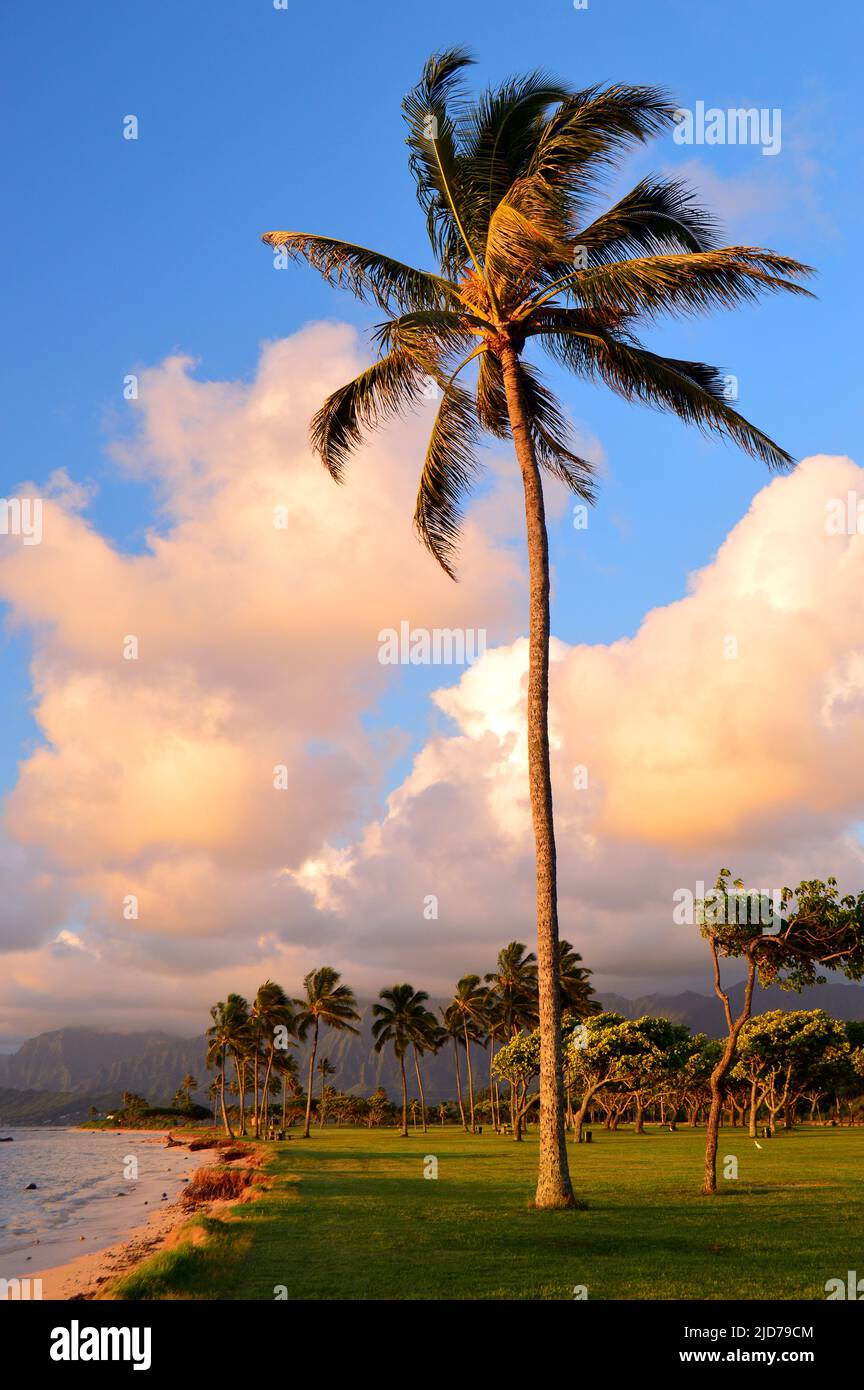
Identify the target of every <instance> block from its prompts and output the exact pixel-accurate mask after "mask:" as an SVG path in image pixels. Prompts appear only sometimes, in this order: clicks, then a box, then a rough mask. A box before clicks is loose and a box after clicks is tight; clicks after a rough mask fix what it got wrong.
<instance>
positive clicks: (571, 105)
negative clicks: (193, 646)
mask: <svg viewBox="0 0 864 1390" xmlns="http://www.w3.org/2000/svg"><path fill="white" fill-rule="evenodd" d="M471 62H472V59H471V58H470V57H469V55H468V54H467V53H466V52H465V51H464V50H463V49H461V48H452V49H447V50H445V51H443V52H441V53H436V54H434V55H433V56H432V57H431V58H430V59H429V60H428V62H427V63H426V65H425V67H424V69H423V73H422V76H421V78H420V81H419V83H418V84H417V86H416V87H414V88H413V90H412V91H411V92H410V93H409V94H408V96H407V97H406V98H405V101H404V102H403V113H404V116H405V119H406V121H407V125H408V136H407V143H408V147H409V164H410V167H411V171H412V173H413V175H414V177H415V181H416V185H417V195H418V199H419V201H420V205H421V207H422V209H423V211H424V212H425V214H426V224H427V230H428V233H429V238H430V241H431V244H432V249H433V252H434V255H435V259H436V261H437V263H438V268H437V269H436V270H435V271H425V270H417V269H414V268H413V267H411V266H408V265H405V264H404V263H402V262H400V261H397V260H394V259H393V258H391V257H389V256H386V255H383V254H380V253H379V252H376V251H371V250H369V249H368V248H367V247H364V246H358V245H356V244H354V243H351V242H346V241H341V240H338V239H336V238H333V237H326V236H318V235H314V234H310V233H307V232H296V231H272V232H266V233H265V234H264V240H265V241H266V242H268V243H269V244H270V245H272V246H274V247H279V248H284V249H285V251H286V252H287V253H288V254H290V255H292V256H294V257H302V258H304V259H305V260H306V261H308V262H309V264H310V265H311V266H313V267H314V268H315V269H316V270H318V271H320V272H321V273H322V274H323V275H324V277H325V278H326V279H327V280H328V281H329V282H330V283H331V284H334V285H341V286H343V287H346V288H348V289H350V290H352V291H353V293H354V294H355V295H357V296H358V297H359V298H361V299H363V298H368V299H372V300H374V301H375V302H376V303H377V304H378V305H380V306H381V308H382V309H383V310H384V311H385V313H386V315H387V318H386V320H385V322H384V323H382V324H381V325H380V326H379V328H378V330H377V334H376V336H377V343H378V346H379V349H380V352H379V357H378V360H377V361H376V362H374V363H373V364H372V366H370V367H368V368H367V369H366V370H365V371H363V372H361V373H360V375H359V376H358V377H356V378H355V380H354V381H351V382H349V383H348V384H347V385H345V386H343V387H341V388H340V389H339V390H338V391H336V392H334V393H333V395H331V396H330V397H329V398H328V400H326V401H325V402H324V404H323V406H322V407H321V409H320V410H319V411H318V413H317V415H316V416H315V418H314V420H313V422H312V441H313V445H314V447H315V448H316V450H317V451H318V453H319V454H320V456H321V458H322V460H323V462H324V464H325V465H326V467H327V468H328V469H329V470H330V472H331V474H332V475H333V477H334V478H335V479H336V480H337V481H339V480H340V479H341V477H342V473H343V469H344V466H345V463H346V461H347V459H348V456H349V455H350V454H351V453H352V452H353V451H354V450H355V449H356V448H357V446H358V445H359V444H360V443H361V441H362V439H363V435H364V433H365V432H366V431H367V430H368V429H370V428H373V427H375V426H376V425H378V424H379V423H380V422H381V421H383V420H385V419H386V418H387V417H389V416H392V415H394V414H396V413H399V412H402V411H403V410H405V409H406V408H407V407H409V406H411V405H413V404H417V403H419V402H420V401H421V400H422V399H423V396H424V393H427V392H428V389H429V386H430V383H432V384H434V386H435V387H436V388H437V392H438V397H439V404H438V409H437V412H436V416H435V423H434V425H433V429H432V435H431V437H430V440H429V446H428V449H427V453H426V459H425V462H424V464H423V469H422V472H421V476H420V488H419V493H418V497H417V506H416V511H415V524H416V526H417V529H418V532H419V534H420V536H421V538H422V540H423V541H424V542H425V544H426V545H427V546H428V548H429V549H430V551H431V552H432V554H433V555H434V556H435V558H436V559H437V560H438V562H439V563H440V564H441V566H442V567H443V569H444V570H445V571H446V572H447V574H449V575H451V576H452V575H453V574H454V564H455V550H456V541H457V538H458V534H459V528H460V504H461V502H462V500H463V498H464V496H465V494H466V492H467V490H468V489H469V487H470V485H471V484H472V483H473V482H474V480H475V478H476V476H477V474H478V472H479V460H478V456H477V451H476V446H477V443H478V440H479V437H480V435H481V434H482V433H483V431H486V432H488V433H490V434H492V435H493V436H495V437H497V438H499V439H502V438H511V439H512V440H513V444H514V448H515V453H516V458H517V462H518V465H519V470H520V472H521V475H522V483H523V491H524V495H525V520H526V532H527V543H528V568H529V593H530V610H529V611H530V630H529V643H528V653H529V656H528V694H527V733H528V784H529V790H530V799H531V813H532V822H533V829H534V841H535V858H536V902H537V942H538V961H539V982H540V999H539V1011H540V1037H541V1045H540V1161H539V1173H538V1181H537V1192H536V1204H537V1206H539V1207H550V1206H553V1207H554V1206H568V1205H571V1204H572V1202H573V1192H572V1188H571V1184H570V1177H569V1173H568V1169H567V1153H566V1148H565V1137H564V1102H563V1083H562V1042H561V999H560V994H559V991H558V987H557V980H556V975H557V964H558V909H557V881H556V852H555V833H554V823H553V814H552V780H551V770H550V760H549V733H548V701H549V630H550V618H549V552H548V540H547V535H546V521H545V511H544V502H543V484H542V470H546V472H548V473H551V474H553V475H555V476H557V477H558V478H561V479H563V481H564V482H565V483H566V484H567V485H568V486H570V487H571V488H572V489H573V491H574V492H575V493H576V494H577V495H578V496H580V497H583V498H585V499H586V500H591V498H592V497H593V481H592V472H593V469H592V465H591V464H590V463H589V462H587V461H586V460H585V459H583V458H580V457H579V456H578V455H577V454H576V453H574V452H573V448H572V442H571V439H570V435H569V431H568V428H567V424H566V420H565V416H564V414H563V412H562V410H561V408H560V406H559V404H558V402H557V401H556V400H555V398H554V397H553V396H552V395H551V394H550V392H549V391H548V390H547V388H546V387H545V385H544V384H543V382H542V380H541V377H540V376H539V375H538V372H537V370H536V367H535V366H534V365H533V364H531V363H529V362H528V361H526V360H525V355H524V354H525V349H526V347H527V346H528V345H529V344H531V345H534V344H536V345H537V346H538V347H540V348H543V349H545V350H546V351H547V352H548V353H549V354H550V355H551V357H552V358H553V359H554V360H555V361H557V362H558V363H560V364H563V365H564V366H565V367H566V368H568V369H570V370H572V371H573V372H575V373H577V374H579V375H581V376H583V377H587V378H588V379H590V380H595V381H600V382H603V383H604V384H605V385H607V386H609V387H610V388H611V389H612V390H613V391H615V392H617V393H618V394H619V395H621V396H623V397H624V398H625V399H627V400H637V401H640V402H644V403H646V404H649V405H654V406H658V407H660V408H661V409H664V410H669V411H672V412H673V413H675V414H677V415H678V416H680V418H681V419H682V420H684V421H685V422H687V423H689V424H695V425H698V426H699V427H700V428H702V429H703V430H705V431H709V432H716V433H718V434H720V435H724V436H726V437H727V438H729V439H731V440H732V441H734V442H735V443H736V444H738V445H740V446H741V447H742V448H743V449H745V450H746V451H747V452H748V453H750V454H752V455H754V456H756V457H758V458H760V459H762V460H764V461H765V462H766V463H767V464H768V465H769V466H771V467H774V468H782V467H786V466H788V465H790V464H791V463H792V459H791V458H790V456H789V455H788V454H787V453H786V452H785V451H784V450H783V449H781V448H780V447H779V446H778V445H777V444H775V443H773V441H772V440H771V439H769V438H768V436H767V435H765V434H763V433H762V431H761V430H759V429H757V428H756V427H755V426H753V425H751V424H750V423H749V422H748V421H747V420H745V419H744V418H743V417H742V416H741V415H739V414H738V413H737V411H735V410H734V409H733V407H732V406H731V405H730V403H729V401H728V400H727V399H726V392H725V383H724V380H723V377H722V375H721V373H720V372H719V371H718V370H717V369H716V368H714V367H710V366H706V365H705V364H703V363H701V362H690V361H683V360H680V359H677V358H672V357H666V356H664V355H662V354H658V353H655V352H651V351H649V350H648V349H647V348H646V347H645V346H644V345H643V344H642V342H641V341H640V339H639V338H638V337H637V336H636V329H637V327H638V326H639V324H640V322H650V321H651V320H652V319H654V318H655V317H656V316H658V315H659V314H662V313H671V314H677V313H699V312H704V311H706V310H709V309H713V308H715V307H731V306H733V305H737V304H740V303H742V302H748V301H751V300H753V299H755V298H756V297H758V295H759V294H760V293H761V292H763V291H764V292H767V291H790V292H793V293H799V294H801V293H806V291H805V290H803V289H802V287H801V286H800V285H798V284H796V283H795V281H796V280H797V279H799V278H800V277H801V276H803V275H805V274H807V273H808V267H806V266H803V265H801V264H800V263H799V262H798V261H794V260H792V259H791V258H789V257H788V256H781V255H777V254H776V253H774V252H771V251H765V250H761V249H758V248H753V247H747V246H720V245H719V244H718V238H717V233H716V230H715V228H714V225H713V223H712V221H711V219H710V218H709V217H708V216H707V215H706V214H705V213H704V212H703V210H702V209H701V208H700V207H698V205H697V204H696V202H695V200H694V198H693V196H692V194H691V193H690V192H689V190H688V189H687V188H686V187H685V186H684V185H683V184H682V183H681V182H679V181H677V180H672V179H660V178H647V179H642V180H641V181H640V182H639V183H638V184H637V185H636V186H635V188H633V189H632V190H631V192H630V193H628V194H626V195H625V196H624V197H623V198H621V199H620V200H619V201H618V202H617V203H616V204H615V205H614V206H613V207H611V208H608V209H606V210H604V211H599V212H597V213H594V212H593V211H592V208H591V204H592V200H593V199H594V198H595V197H596V196H597V194H598V191H599V188H600V186H601V178H602V176H603V175H606V174H608V171H609V168H610V166H613V165H614V164H616V163H617V162H619V161H620V159H621V157H622V156H623V154H624V153H625V152H626V150H627V147H628V146H630V145H633V144H636V143H638V142H640V141H644V140H646V139H648V138H649V137H650V136H653V135H655V134H657V133H659V132H660V131H662V130H664V129H668V128H669V127H670V126H671V125H672V123H673V119H674V114H675V109H676V108H675V105H674V103H673V102H672V100H671V99H670V98H669V97H668V96H667V95H666V94H664V93H663V92H660V91H658V90H656V89H655V88H653V87H635V86H626V85H620V84H619V85H615V86H610V87H606V88H601V87H591V88H588V89H587V90H584V91H578V90H573V89H571V88H570V87H568V86H567V85H566V84H562V83H560V82H557V81H553V80H551V79H550V78H549V77H548V76H546V75H545V74H543V73H532V74H529V75H528V76H526V77H521V78H512V79H510V80H508V81H506V82H504V83H503V84H502V85H501V86H499V87H497V88H495V89H492V90H489V91H486V92H484V93H483V94H482V95H481V96H480V97H479V98H478V99H477V100H475V101H473V102H470V101H468V100H467V98H466V96H465V94H464V92H463V90H462V87H461V81H462V71H463V69H464V68H465V67H466V66H468V65H469V64H470V63H471ZM469 362H473V363H475V366H476V377H475V378H474V381H473V389H472V387H471V386H466V385H463V384H460V383H459V382H457V380H456V378H457V376H458V374H459V373H460V372H461V371H462V370H463V368H464V367H466V366H467V365H468V363H469ZM464 380H465V378H463V381H464Z"/></svg>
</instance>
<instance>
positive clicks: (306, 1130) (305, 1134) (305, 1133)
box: [303, 1018, 318, 1139]
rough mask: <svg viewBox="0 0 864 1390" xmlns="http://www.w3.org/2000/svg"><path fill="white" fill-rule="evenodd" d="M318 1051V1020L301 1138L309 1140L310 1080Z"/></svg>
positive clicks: (310, 1063) (313, 1073)
mask: <svg viewBox="0 0 864 1390" xmlns="http://www.w3.org/2000/svg"><path fill="white" fill-rule="evenodd" d="M317 1051H318V1020H317V1018H316V1020H315V1037H314V1038H313V1040H312V1051H311V1053H310V1054H309V1081H308V1083H307V1086H306V1123H305V1125H304V1126H303V1138H304V1139H308V1138H309V1124H310V1120H311V1115H312V1078H313V1077H314V1075H315V1072H314V1067H315V1053H316V1052H317Z"/></svg>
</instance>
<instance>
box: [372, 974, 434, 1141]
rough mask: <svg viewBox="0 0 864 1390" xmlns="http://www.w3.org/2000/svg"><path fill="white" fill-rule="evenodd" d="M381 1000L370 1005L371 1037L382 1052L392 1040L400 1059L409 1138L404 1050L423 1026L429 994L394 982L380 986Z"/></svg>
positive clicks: (404, 1127)
mask: <svg viewBox="0 0 864 1390" xmlns="http://www.w3.org/2000/svg"><path fill="white" fill-rule="evenodd" d="M378 998H379V1000H381V1001H382V1002H381V1003H378V1004H373V1005H372V1013H373V1015H374V1018H375V1022H374V1023H373V1024H372V1037H373V1038H374V1039H375V1051H376V1052H383V1050H384V1048H385V1047H386V1046H387V1044H388V1043H390V1044H391V1046H392V1048H393V1051H394V1052H395V1054H396V1057H397V1060H398V1062H399V1071H400V1073H401V1077H402V1138H403V1139H407V1138H408V1080H407V1078H406V1076H405V1054H406V1053H407V1051H408V1048H409V1047H410V1046H411V1043H412V1041H413V1040H414V1038H416V1037H417V1035H418V1028H422V1026H423V1024H422V1019H423V1018H424V1017H425V1015H427V1014H428V1010H427V1009H426V1000H427V999H428V998H429V995H428V994H426V993H425V992H424V991H423V990H422V989H418V990H415V989H414V986H413V985H393V986H392V987H391V988H390V989H382V990H381V992H380V994H379V995H378Z"/></svg>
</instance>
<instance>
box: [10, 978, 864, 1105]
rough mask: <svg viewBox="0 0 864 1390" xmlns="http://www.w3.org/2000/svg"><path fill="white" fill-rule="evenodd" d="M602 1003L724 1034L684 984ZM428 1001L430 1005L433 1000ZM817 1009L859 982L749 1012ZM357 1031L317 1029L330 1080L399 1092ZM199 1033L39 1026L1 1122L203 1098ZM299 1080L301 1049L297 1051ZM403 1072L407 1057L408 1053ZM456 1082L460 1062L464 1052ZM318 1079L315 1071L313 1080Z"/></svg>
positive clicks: (14, 1059)
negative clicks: (128, 1102) (185, 1086)
mask: <svg viewBox="0 0 864 1390" xmlns="http://www.w3.org/2000/svg"><path fill="white" fill-rule="evenodd" d="M743 991H744V986H743V984H738V985H735V986H733V988H732V989H731V990H730V996H731V1000H732V1005H733V1008H736V1007H739V1006H740V1003H741V998H742V995H743ZM599 998H600V1001H601V1003H602V1004H603V1007H604V1008H606V1009H609V1010H614V1011H615V1012H617V1013H620V1014H623V1015H624V1017H625V1018H641V1017H642V1016H643V1015H644V1014H654V1015H659V1016H662V1017H665V1018H669V1019H672V1020H673V1022H676V1023H686V1024H687V1026H688V1027H689V1028H690V1029H691V1030H692V1031H693V1032H694V1033H707V1034H708V1035H709V1037H719V1036H720V1035H721V1034H722V1033H724V1032H725V1027H724V1023H723V1010H722V1006H721V1004H720V1001H719V1000H718V999H716V998H714V997H712V996H709V995H703V994H697V993H695V992H692V991H687V992H685V993H681V994H670V995H662V994H648V995H643V996H642V997H640V998H637V999H627V998H624V997H623V996H621V995H618V994H603V993H601V994H600V995H599ZM430 1006H431V1007H437V1006H436V1005H434V1004H432V1005H430ZM816 1008H820V1009H824V1010H825V1011H826V1012H827V1013H829V1014H832V1015H833V1016H834V1017H835V1018H840V1019H864V987H861V986H859V985H851V984H825V985H818V986H816V987H814V988H812V989H805V990H804V991H802V993H801V994H794V993H789V992H787V991H784V990H781V989H778V988H777V987H776V986H772V987H771V988H769V989H764V990H763V989H760V990H757V994H756V997H755V999H754V1013H764V1012H765V1011H766V1010H768V1009H816ZM358 1009H359V1012H360V1015H361V1017H360V1024H359V1032H358V1033H357V1034H352V1033H346V1032H342V1033H333V1032H326V1031H325V1032H324V1034H323V1035H322V1039H321V1043H320V1045H319V1051H318V1057H319V1060H320V1059H321V1058H322V1057H327V1058H328V1060H329V1061H330V1063H331V1065H332V1066H334V1067H335V1068H336V1072H335V1074H334V1075H333V1076H332V1077H331V1078H330V1080H331V1082H332V1084H333V1085H335V1086H336V1087H337V1088H338V1089H339V1090H340V1091H353V1092H355V1093H357V1094H358V1095H371V1094H372V1092H373V1091H374V1090H375V1089H376V1088H377V1087H378V1086H383V1087H384V1089H385V1091H386V1092H387V1094H388V1096H390V1097H391V1099H395V1098H396V1097H397V1096H398V1094H399V1089H400V1081H399V1066H398V1063H397V1061H396V1059H395V1058H394V1056H393V1053H392V1050H391V1049H390V1048H387V1049H386V1050H385V1051H384V1052H382V1053H378V1052H376V1051H375V1048H374V1044H373V1040H372V1033H371V1025H372V1005H371V1002H366V1003H361V1004H359V1005H358ZM473 1055H474V1056H475V1058H476V1060H475V1063H474V1068H475V1082H476V1084H477V1085H478V1086H482V1085H483V1084H484V1083H485V1082H486V1081H487V1079H488V1061H487V1057H488V1054H487V1053H485V1052H484V1051H483V1050H482V1049H480V1048H476V1049H474V1050H473ZM204 1059H205V1045H204V1040H203V1038H177V1037H173V1036H171V1035H170V1034H168V1033H160V1032H151V1033H107V1032H99V1031H97V1030H95V1029H90V1028H59V1029H56V1030H55V1031H53V1032H49V1033H40V1034H39V1035H38V1037H35V1038H29V1039H28V1040H27V1041H26V1042H24V1043H22V1044H21V1046H20V1047H19V1049H18V1051H17V1052H14V1053H11V1054H8V1055H0V1117H2V1120H3V1122H4V1123H5V1124H7V1125H8V1124H10V1123H11V1124H68V1123H75V1122H77V1121H78V1120H81V1119H83V1118H84V1117H85V1116H86V1113H87V1109H88V1107H89V1106H90V1105H96V1106H97V1108H98V1109H99V1110H101V1111H104V1110H105V1109H107V1108H110V1107H111V1106H113V1105H116V1104H117V1103H118V1102H119V1099H120V1094H121V1092H122V1091H135V1092H137V1094H139V1095H143V1096H145V1097H146V1098H147V1099H148V1101H150V1103H151V1104H160V1103H164V1102H166V1101H169V1100H170V1099H171V1097H172V1096H173V1095H174V1092H175V1091H176V1090H177V1087H178V1085H179V1084H180V1081H181V1080H182V1078H183V1077H184V1076H185V1075H187V1073H189V1074H191V1075H192V1076H194V1077H196V1078H197V1080H198V1082H199V1083H200V1086H199V1090H198V1092H197V1093H196V1099H197V1100H199V1101H201V1102H202V1103H205V1104H206V1085H207V1081H208V1078H207V1072H206V1069H205V1066H204ZM297 1060H298V1064H299V1066H300V1070H301V1076H303V1077H304V1079H305V1065H307V1064H308V1050H307V1049H306V1048H305V1047H303V1046H301V1047H300V1048H299V1049H298V1054H297ZM408 1064H409V1075H410V1070H411V1066H412V1063H411V1059H410V1057H409V1058H408ZM461 1065H462V1076H463V1085H464V1084H465V1063H464V1057H463V1058H462V1063H461ZM423 1074H424V1075H423V1079H424V1086H425V1090H426V1099H427V1102H428V1103H430V1104H431V1103H433V1102H436V1101H438V1100H442V1099H449V1098H452V1097H453V1095H454V1091H455V1086H454V1077H453V1053H452V1048H451V1047H446V1048H444V1049H443V1051H442V1052H441V1053H439V1054H438V1056H437V1057H427V1058H426V1059H424V1062H423ZM319 1084H320V1077H319V1076H316V1085H319Z"/></svg>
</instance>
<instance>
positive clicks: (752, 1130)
mask: <svg viewBox="0 0 864 1390" xmlns="http://www.w3.org/2000/svg"><path fill="white" fill-rule="evenodd" d="M757 1108H758V1107H757V1104H756V1078H755V1076H754V1078H753V1081H752V1082H751V1085H750V1126H749V1129H748V1131H747V1132H748V1134H749V1136H750V1138H751V1139H755V1138H756V1110H757Z"/></svg>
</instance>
